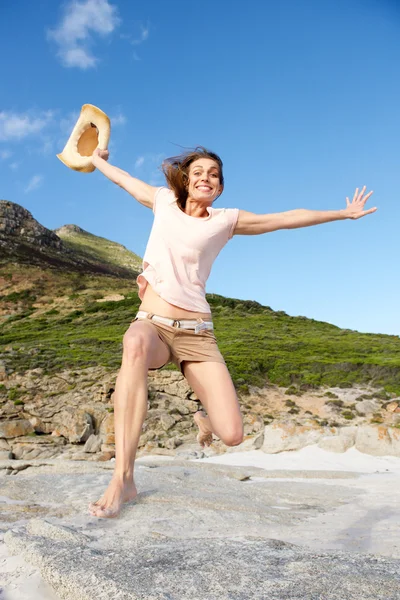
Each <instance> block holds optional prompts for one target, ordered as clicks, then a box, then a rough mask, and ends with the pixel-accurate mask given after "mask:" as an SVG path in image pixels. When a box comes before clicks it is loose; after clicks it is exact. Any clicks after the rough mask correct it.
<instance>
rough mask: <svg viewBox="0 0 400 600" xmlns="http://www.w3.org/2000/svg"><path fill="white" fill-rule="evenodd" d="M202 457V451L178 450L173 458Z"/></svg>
mask: <svg viewBox="0 0 400 600" xmlns="http://www.w3.org/2000/svg"><path fill="white" fill-rule="evenodd" d="M204 457H205V454H204V452H201V451H199V450H180V451H178V452H177V453H176V454H175V458H176V459H181V460H193V459H198V458H204Z"/></svg>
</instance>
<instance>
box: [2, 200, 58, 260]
mask: <svg viewBox="0 0 400 600" xmlns="http://www.w3.org/2000/svg"><path fill="white" fill-rule="evenodd" d="M16 242H18V243H24V244H29V245H34V246H35V247H38V246H39V247H41V248H46V247H47V248H54V249H55V250H62V249H63V242H62V240H61V239H60V238H59V237H58V235H57V234H56V233H54V232H53V231H51V230H50V229H47V228H46V227H43V225H41V224H40V223H39V222H38V221H36V219H34V218H33V217H32V214H31V213H30V212H29V210H27V209H26V208H24V207H23V206H20V205H19V204H16V203H15V202H10V201H8V200H0V247H4V248H6V247H7V246H9V245H10V244H13V243H16Z"/></svg>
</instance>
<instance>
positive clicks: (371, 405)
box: [356, 400, 381, 416]
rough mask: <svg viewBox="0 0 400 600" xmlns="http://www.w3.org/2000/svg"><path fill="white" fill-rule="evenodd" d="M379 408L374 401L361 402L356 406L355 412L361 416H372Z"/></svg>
mask: <svg viewBox="0 0 400 600" xmlns="http://www.w3.org/2000/svg"><path fill="white" fill-rule="evenodd" d="M380 408H381V406H380V404H379V403H378V402H377V401H376V400H362V401H361V402H357V404H356V412H357V413H358V414H359V415H361V416H364V415H372V414H373V413H376V412H377V411H378V410H379V409H380Z"/></svg>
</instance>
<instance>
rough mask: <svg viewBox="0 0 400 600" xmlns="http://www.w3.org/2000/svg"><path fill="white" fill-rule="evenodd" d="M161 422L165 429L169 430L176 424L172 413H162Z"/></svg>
mask: <svg viewBox="0 0 400 600" xmlns="http://www.w3.org/2000/svg"><path fill="white" fill-rule="evenodd" d="M160 424H161V427H162V428H163V430H164V431H168V430H169V429H171V427H173V426H174V425H175V419H174V418H173V417H171V415H161V418H160Z"/></svg>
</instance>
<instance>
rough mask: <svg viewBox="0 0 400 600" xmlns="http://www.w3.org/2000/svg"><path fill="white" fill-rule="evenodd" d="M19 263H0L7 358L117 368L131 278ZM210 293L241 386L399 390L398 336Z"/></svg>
mask: <svg viewBox="0 0 400 600" xmlns="http://www.w3.org/2000/svg"><path fill="white" fill-rule="evenodd" d="M25 269H26V271H24V270H23V269H22V268H17V267H16V266H11V265H3V266H1V267H0V277H1V276H3V277H4V281H5V282H8V283H7V284H5V285H3V291H0V293H1V294H2V304H4V305H6V306H7V307H8V314H12V313H13V312H14V313H15V314H14V316H11V317H9V318H8V319H6V320H4V321H3V325H2V327H1V332H0V344H1V345H2V346H3V352H2V354H3V358H4V360H5V361H6V362H7V364H9V366H10V367H12V368H14V369H16V370H18V371H25V370H27V369H32V368H35V367H43V368H44V369H45V371H47V372H57V371H59V370H61V369H63V368H64V367H71V368H77V369H79V368H82V367H86V366H90V365H96V364H101V365H104V366H106V367H110V368H113V369H115V368H118V366H119V364H120V359H121V350H122V345H121V341H122V336H123V333H124V331H125V330H126V329H127V327H128V326H129V322H130V320H131V319H132V318H133V316H134V314H135V311H136V310H137V308H138V304H139V299H138V297H137V294H136V288H135V286H134V284H133V282H127V281H124V280H120V279H117V278H113V277H105V276H103V277H102V276H87V275H82V276H79V279H78V278H76V277H75V279H74V276H73V275H71V274H58V273H57V272H55V271H53V272H51V271H43V270H42V271H32V270H29V269H28V267H25ZM11 274H12V280H11ZM18 278H19V280H20V281H21V282H22V281H28V280H29V282H30V288H31V291H30V292H23V291H22V292H15V291H13V290H14V289H16V288H15V286H14V287H13V285H12V284H13V282H14V281H17V280H18ZM25 287H26V286H25ZM111 292H120V293H122V294H124V295H125V300H122V301H120V302H104V303H98V302H96V299H98V298H99V297H101V296H102V295H105V294H107V293H111ZM61 293H62V297H61V296H60V294H61ZM208 300H209V302H210V304H211V306H212V309H213V314H214V322H215V326H216V335H217V338H218V342H219V345H220V348H221V351H222V353H223V354H224V356H225V358H226V360H227V364H228V367H229V369H230V372H231V374H232V376H233V379H234V381H235V383H236V385H237V386H238V387H239V388H241V389H242V390H243V391H245V389H246V386H247V385H248V384H255V385H263V384H265V382H266V381H270V382H272V383H276V384H280V385H289V384H291V383H295V384H298V385H302V386H304V387H315V386H320V385H325V384H326V385H342V386H349V385H351V384H352V383H356V382H359V383H367V382H368V383H373V384H375V385H383V386H384V387H385V388H386V390H387V391H389V392H394V393H398V394H400V339H399V338H398V337H397V336H389V335H374V334H361V333H357V332H354V331H349V330H342V329H340V328H338V327H335V326H333V325H329V324H327V323H322V322H318V321H314V320H312V319H306V318H304V317H289V316H288V315H286V314H285V313H282V312H274V311H272V310H271V309H270V308H268V307H263V306H261V305H259V304H257V303H255V302H250V301H248V302H246V301H240V300H234V299H229V298H223V297H221V296H216V295H210V296H208ZM38 301H39V304H38ZM40 301H41V303H40ZM12 307H14V310H11V308H12ZM35 307H36V308H35Z"/></svg>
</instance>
